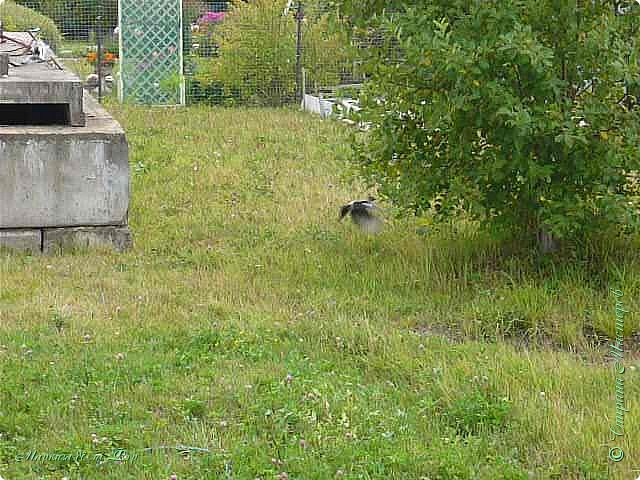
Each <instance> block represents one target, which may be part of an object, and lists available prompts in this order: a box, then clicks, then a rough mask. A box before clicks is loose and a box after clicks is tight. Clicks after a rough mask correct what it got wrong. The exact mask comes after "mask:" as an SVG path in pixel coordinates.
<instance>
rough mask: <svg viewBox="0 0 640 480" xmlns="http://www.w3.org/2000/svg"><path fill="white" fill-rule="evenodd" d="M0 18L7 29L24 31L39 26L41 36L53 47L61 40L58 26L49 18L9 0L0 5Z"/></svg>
mask: <svg viewBox="0 0 640 480" xmlns="http://www.w3.org/2000/svg"><path fill="white" fill-rule="evenodd" d="M0 18H1V19H2V24H3V26H4V29H5V30H7V31H25V30H27V29H29V28H33V27H39V28H40V29H41V36H42V38H43V39H44V40H45V41H46V42H47V43H49V45H51V46H52V47H53V48H54V49H55V48H56V46H57V45H60V42H61V41H62V36H61V35H60V32H59V31H58V28H57V27H56V25H55V23H54V22H53V21H52V20H51V19H50V18H47V17H46V16H44V15H42V14H40V13H38V12H36V11H34V10H32V9H30V8H27V7H23V6H22V5H17V4H16V3H14V2H13V1H11V0H6V1H5V2H4V3H3V4H2V5H0Z"/></svg>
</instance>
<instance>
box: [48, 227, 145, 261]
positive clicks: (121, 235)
mask: <svg viewBox="0 0 640 480" xmlns="http://www.w3.org/2000/svg"><path fill="white" fill-rule="evenodd" d="M132 243H133V242H132V239H131V232H130V231H129V228H128V227H77V228H54V229H45V230H44V231H43V238H42V250H43V252H44V253H46V254H50V253H55V252H57V251H61V250H66V249H69V248H95V247H103V248H109V249H114V250H116V251H118V252H124V251H125V250H128V249H129V248H131V245H132Z"/></svg>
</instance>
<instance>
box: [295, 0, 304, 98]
mask: <svg viewBox="0 0 640 480" xmlns="http://www.w3.org/2000/svg"><path fill="white" fill-rule="evenodd" d="M303 18H304V12H303V11H302V0H298V8H297V10H296V35H297V38H296V96H297V100H298V102H302V98H303V97H302V19H303Z"/></svg>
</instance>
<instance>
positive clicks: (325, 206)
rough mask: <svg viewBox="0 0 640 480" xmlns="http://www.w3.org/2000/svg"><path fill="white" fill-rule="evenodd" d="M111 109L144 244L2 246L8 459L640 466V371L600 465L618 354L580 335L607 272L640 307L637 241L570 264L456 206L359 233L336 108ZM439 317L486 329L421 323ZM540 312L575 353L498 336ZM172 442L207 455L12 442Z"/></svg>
mask: <svg viewBox="0 0 640 480" xmlns="http://www.w3.org/2000/svg"><path fill="white" fill-rule="evenodd" d="M118 108H119V107H118ZM116 115H117V116H118V117H119V118H120V119H121V121H122V122H123V124H124V125H125V127H126V128H127V131H128V132H129V139H130V143H131V163H132V178H133V202H132V206H131V211H130V221H131V225H132V229H133V232H134V234H135V248H134V250H133V251H131V252H129V253H127V254H124V255H115V254H111V253H98V254H95V253H86V252H77V253H75V254H73V255H66V256H60V257H48V258H38V257H35V258H34V257H22V256H12V255H7V254H3V255H2V256H0V287H1V288H0V374H1V375H2V377H1V379H2V384H1V387H0V475H2V476H3V477H5V478H6V479H7V480H14V479H37V478H47V479H60V478H62V477H63V476H65V475H66V476H68V477H69V478H70V479H79V478H86V479H92V480H98V479H113V478H118V479H154V480H156V479H168V478H169V476H170V475H171V473H176V474H177V475H178V478H179V479H207V478H211V479H213V478H235V479H254V478H258V477H259V478H263V479H271V478H276V476H277V475H278V474H279V473H280V472H287V473H288V475H289V478H291V479H294V478H298V479H303V478H304V479H327V478H334V477H341V478H353V479H356V478H365V479H368V478H384V479H396V478H397V479H405V478H406V479H414V478H415V479H418V478H429V479H470V478H481V479H496V478H509V479H525V478H562V479H571V478H575V479H578V478H589V479H605V478H632V473H631V469H632V468H638V467H640V451H638V447H637V445H638V444H639V442H638V440H640V428H639V426H638V421H637V419H638V418H639V417H638V416H637V412H639V411H640V404H639V402H638V381H637V378H636V377H637V374H638V371H637V370H631V369H628V370H627V373H626V374H625V375H626V384H625V388H626V390H625V393H626V396H627V406H628V408H629V409H630V412H629V413H628V414H627V417H626V421H627V423H626V426H627V432H626V434H625V437H624V438H625V442H624V444H623V445H624V446H625V451H626V454H627V458H625V459H624V460H623V461H622V462H621V463H619V464H616V465H609V466H607V462H606V457H607V451H608V450H607V448H605V447H604V446H603V445H604V444H605V443H606V440H607V438H608V436H609V435H608V428H609V425H610V424H611V423H612V418H613V414H614V408H615V402H614V379H613V375H612V367H611V365H606V364H604V363H603V358H604V356H603V353H602V349H600V350H597V349H592V348H590V347H588V345H587V337H585V335H584V332H600V333H601V334H607V335H611V334H612V333H613V325H614V313H613V299H612V297H610V296H607V294H606V288H607V286H608V285H609V284H611V285H614V284H615V286H620V287H621V288H623V290H624V291H625V297H624V300H625V301H626V302H627V305H629V306H630V307H631V308H634V309H637V307H638V301H637V294H638V291H639V290H640V275H638V274H639V273H640V268H639V267H638V258H637V253H635V252H636V251H635V250H633V248H630V247H633V245H632V246H627V247H626V248H625V250H626V252H627V254H626V256H625V255H622V254H621V253H620V250H616V249H615V248H611V249H610V252H609V254H608V255H609V258H605V259H604V260H601V261H600V262H601V263H586V264H580V263H575V264H574V265H573V266H570V267H559V266H557V265H556V264H554V263H553V262H550V261H547V262H540V261H539V260H536V259H535V258H532V257H530V256H525V255H521V254H520V255H508V254H505V253H502V254H500V253H499V248H498V246H497V245H496V244H495V243H492V242H491V241H489V240H487V239H486V238H484V237H483V236H481V235H478V234H476V233H474V232H473V231H472V230H471V229H470V228H463V227H460V226H459V227H457V228H456V229H453V228H451V229H442V230H441V231H439V232H435V233H433V234H432V235H430V236H421V235H419V234H418V233H415V231H416V229H415V228H414V225H412V224H411V223H410V221H408V220H402V221H401V220H397V221H392V222H391V223H390V224H389V227H388V229H387V230H386V232H385V233H383V234H382V235H380V236H379V237H376V238H368V237H364V236H362V235H360V234H358V232H356V231H355V230H354V229H353V228H352V227H351V225H348V224H344V225H343V224H339V223H337V222H336V217H337V207H338V206H339V204H340V203H341V202H343V201H345V200H349V199H351V198H353V197H354V196H358V195H364V194H365V193H366V192H365V191H364V190H362V189H359V188H358V187H357V186H354V185H351V184H350V182H349V181H347V180H345V179H344V177H343V176H342V175H341V172H344V171H345V165H344V163H343V161H342V160H341V158H344V153H345V151H344V150H345V148H346V147H345V146H344V145H345V144H346V143H345V142H344V136H345V135H344V132H343V130H342V128H341V127H339V126H337V125H334V124H332V123H330V122H325V123H321V122H319V121H317V120H315V119H312V118H311V117H308V116H306V115H303V114H298V113H292V112H287V111H269V110H248V111H242V110H204V109H196V108H192V109H188V110H146V109H136V108H129V107H127V108H125V109H118V110H117V111H116ZM634 297H635V300H634ZM631 308H630V309H631ZM427 326H430V329H431V330H434V329H435V330H438V328H436V327H440V328H443V327H449V329H450V333H454V334H456V335H458V336H460V335H462V336H466V337H467V339H470V338H475V339H483V341H473V340H467V341H465V342H464V343H455V342H452V341H450V340H448V339H447V338H446V337H439V336H429V335H420V334H418V333H417V332H425V330H426V327H427ZM434 326H435V327H434ZM627 329H628V331H629V333H631V332H635V331H636V330H637V318H636V317H628V318H627ZM525 333H528V334H529V335H530V336H535V337H537V338H539V339H543V340H545V341H549V340H550V341H553V342H554V345H555V346H564V347H567V346H569V345H577V346H578V347H579V350H580V355H581V356H582V359H581V357H580V356H579V355H577V354H575V353H569V352H567V351H565V350H566V349H564V350H562V349H554V350H551V349H549V350H542V351H525V350H523V349H522V348H520V347H516V346H513V343H512V342H502V341H500V340H502V339H503V338H504V337H505V336H507V337H508V336H509V335H515V336H517V337H519V336H521V335H523V334H525ZM496 340H497V341H496ZM635 362H636V359H635V358H631V357H629V358H628V359H627V360H626V364H627V365H628V366H632V365H634V363H635ZM288 374H290V375H292V377H289V379H287V375H288ZM542 392H544V393H542ZM92 434H95V437H92ZM301 440H304V441H303V442H301ZM176 444H183V445H189V446H195V447H206V448H208V449H210V451H211V453H210V454H206V455H205V454H198V453H194V454H192V455H191V456H181V455H179V454H177V453H175V452H173V451H171V450H156V451H155V453H142V454H141V455H140V457H139V458H137V459H135V461H134V460H132V461H130V462H125V463H124V464H117V463H114V462H113V461H108V462H106V463H104V464H102V465H96V464H95V463H94V462H90V461H88V460H83V461H80V462H78V463H77V464H64V463H56V462H51V461H49V462H43V463H40V464H39V463H37V462H30V461H22V462H16V460H15V459H16V456H17V455H20V454H26V453H27V452H28V451H30V450H37V451H38V452H51V453H54V452H57V453H74V452H76V451H85V452H87V453H88V454H90V455H93V453H95V452H111V451H112V450H113V448H124V449H126V450H128V451H129V452H134V451H137V450H139V449H141V448H146V447H150V446H162V445H164V446H172V445H176ZM636 475H637V474H636ZM281 478H283V477H282V476H281Z"/></svg>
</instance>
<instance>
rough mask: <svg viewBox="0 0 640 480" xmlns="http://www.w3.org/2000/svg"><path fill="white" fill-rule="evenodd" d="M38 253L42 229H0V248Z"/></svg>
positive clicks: (40, 247)
mask: <svg viewBox="0 0 640 480" xmlns="http://www.w3.org/2000/svg"><path fill="white" fill-rule="evenodd" d="M1 248H6V249H9V250H17V251H21V252H32V253H39V252H40V251H41V249H42V230H0V249H1Z"/></svg>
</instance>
